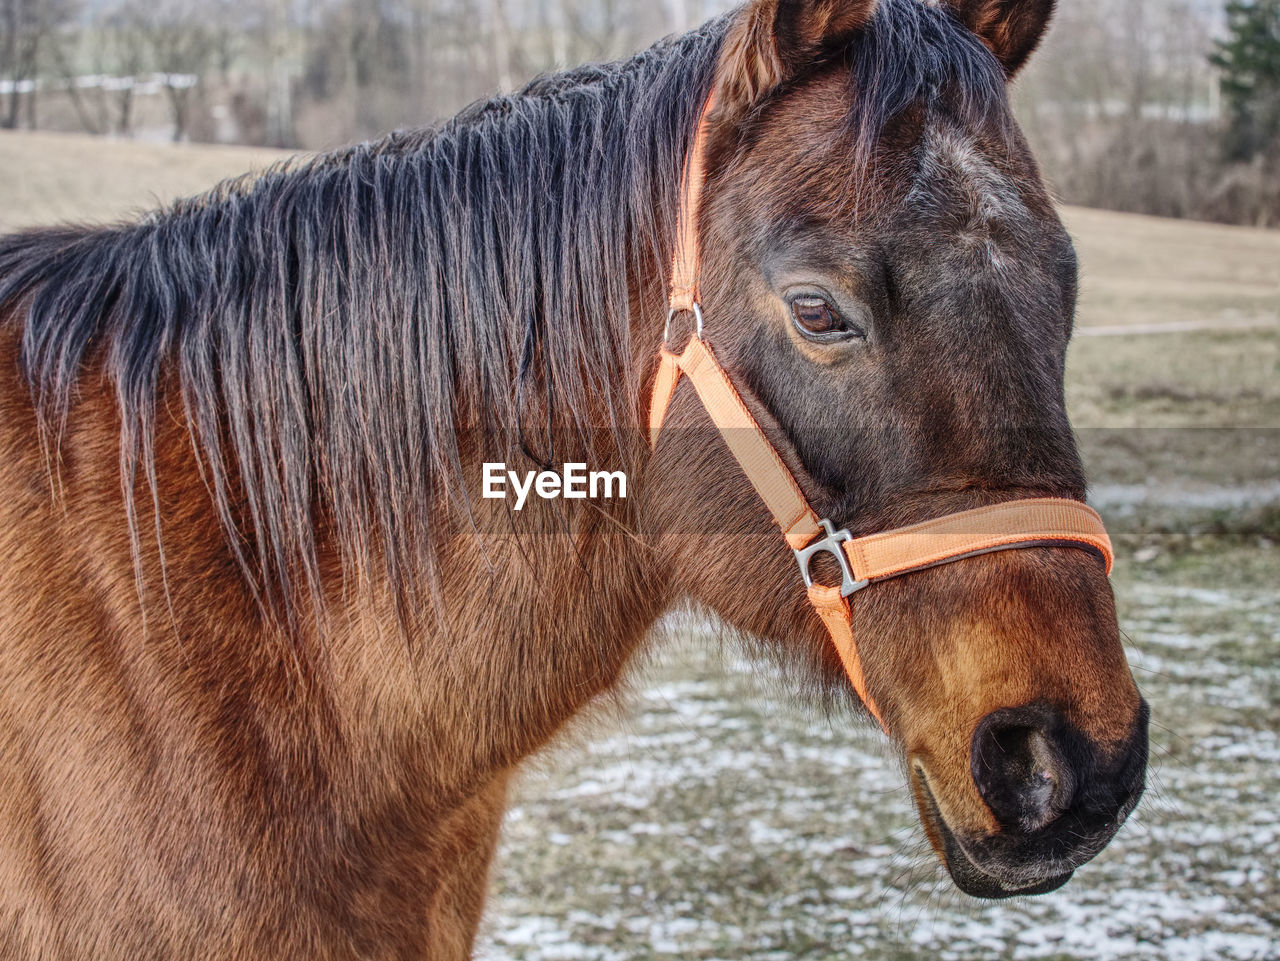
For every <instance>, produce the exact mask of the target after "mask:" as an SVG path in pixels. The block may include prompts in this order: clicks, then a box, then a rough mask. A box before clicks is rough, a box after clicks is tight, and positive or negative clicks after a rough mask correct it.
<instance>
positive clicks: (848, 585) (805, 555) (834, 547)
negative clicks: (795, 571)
mask: <svg viewBox="0 0 1280 961" xmlns="http://www.w3.org/2000/svg"><path fill="white" fill-rule="evenodd" d="M818 523H819V524H821V525H822V529H823V530H824V531H826V532H827V536H826V537H819V538H818V539H817V540H815V541H814V542H813V543H811V544H809V545H808V546H807V547H800V548H796V549H795V550H794V553H795V555H796V563H797V564H799V565H800V576H801V577H803V578H804V586H805V587H813V578H812V577H811V576H810V574H809V561H810V560H811V559H812V558H813V555H814V554H817V553H819V552H820V551H826V552H827V553H828V554H834V555H835V558H836V561H837V562H839V564H840V596H841V597H848V596H849V595H850V594H852V593H853V592H854V591H860V590H862V589H863V588H864V587H866V586H867V585H868V584H869V583H871V582H870V581H865V580H864V581H859V580H855V579H854V576H853V569H852V568H850V567H849V558H848V557H846V556H845V553H844V551H843V550H841V549H840V545H841V544H843V543H844V542H845V541H851V540H853V535H852V534H850V533H849V532H848V531H847V530H845V529H844V528H841V529H840V530H836V529H835V528H834V527H832V526H831V521H829V520H827V519H826V518H823V519H822V520H820V521H818Z"/></svg>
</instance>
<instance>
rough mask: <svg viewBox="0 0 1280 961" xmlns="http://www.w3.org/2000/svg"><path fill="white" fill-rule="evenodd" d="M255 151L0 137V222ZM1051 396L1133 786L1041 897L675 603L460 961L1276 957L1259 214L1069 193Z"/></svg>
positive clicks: (1273, 453) (182, 185) (1266, 250)
mask: <svg viewBox="0 0 1280 961" xmlns="http://www.w3.org/2000/svg"><path fill="white" fill-rule="evenodd" d="M272 159H273V155H271V154H270V153H268V152H264V151H242V150H233V149H225V148H223V149H219V148H192V147H180V148H161V147H144V146H139V145H134V144H125V143H102V142H98V141H89V140H85V139H83V138H75V137H55V136H28V135H12V134H5V135H0V169H3V170H4V171H5V175H4V177H3V179H2V180H0V228H3V227H14V226H18V225H24V224H33V223H47V222H51V221H56V220H58V219H64V218H77V217H89V218H94V219H109V218H112V217H115V216H119V215H120V214H121V213H122V212H124V211H127V210H129V209H137V208H138V207H139V206H145V205H147V204H148V202H149V198H151V197H156V198H160V199H167V198H169V197H171V196H174V195H176V194H180V193H185V192H190V191H194V190H197V189H200V188H202V187H204V186H207V185H208V184H210V183H211V182H213V181H214V180H216V179H217V178H219V177H222V176H226V175H230V174H234V173H238V172H240V171H241V170H243V169H246V168H248V167H250V166H255V165H261V164H263V163H268V162H270V161H271V160H272ZM1064 217H1065V219H1066V221H1067V223H1068V226H1069V227H1070V228H1071V230H1072V232H1073V234H1074V235H1075V237H1076V240H1077V245H1078V248H1079V251H1080V256H1081V262H1082V265H1083V277H1082V299H1081V309H1080V316H1079V329H1078V335H1077V337H1076V340H1075V342H1074V345H1073V347H1072V351H1071V354H1070V358H1069V365H1068V381H1069V383H1068V401H1069V405H1070V407H1071V410H1072V415H1073V419H1074V421H1075V423H1076V425H1077V428H1078V429H1079V434H1080V439H1081V444H1082V448H1083V450H1084V451H1085V455H1086V458H1087V461H1088V463H1089V466H1090V470H1091V477H1092V480H1093V494H1092V496H1093V500H1094V502H1095V503H1096V504H1097V505H1098V506H1099V507H1100V508H1101V509H1102V510H1103V512H1104V514H1105V515H1106V516H1107V518H1108V521H1109V524H1110V526H1111V527H1112V530H1113V533H1114V535H1115V537H1116V540H1117V547H1118V551H1119V560H1118V564H1117V571H1116V575H1115V588H1116V592H1117V596H1118V598H1119V601H1120V606H1121V614H1122V621H1123V626H1124V628H1125V631H1126V635H1127V638H1128V642H1129V656H1130V661H1131V664H1132V665H1133V668H1134V671H1135V674H1136V676H1137V678H1138V681H1139V684H1140V686H1141V687H1142V689H1143V692H1144V693H1145V695H1146V697H1147V698H1148V700H1149V701H1150V702H1151V708H1152V718H1153V728H1152V749H1153V757H1152V767H1151V775H1150V781H1149V784H1150V787H1149V790H1148V794H1147V797H1146V799H1145V800H1144V801H1143V803H1142V805H1141V806H1140V808H1139V810H1138V812H1137V814H1136V815H1135V816H1134V818H1133V819H1131V821H1130V822H1129V824H1128V825H1127V826H1126V827H1125V828H1124V829H1123V830H1122V831H1121V833H1120V834H1119V835H1118V837H1117V838H1116V840H1115V841H1114V842H1113V843H1112V844H1111V845H1110V846H1109V847H1108V848H1107V849H1106V850H1105V851H1104V852H1103V853H1102V855H1100V856H1099V857H1098V858H1097V859H1096V861H1094V862H1093V863H1091V864H1090V865H1088V866H1086V867H1085V868H1083V869H1082V870H1081V871H1080V872H1079V873H1078V875H1077V877H1076V878H1075V879H1074V880H1073V881H1072V882H1071V883H1070V884H1069V885H1067V886H1066V887H1065V888H1064V889H1062V890H1060V891H1058V892H1055V893H1053V894H1050V895H1046V896H1044V897H1039V898H1025V899H1019V900H1014V901H1012V902H1002V903H996V904H992V903H986V902H977V901H973V900H969V899H967V898H965V897H964V896H963V895H961V894H959V893H957V892H956V891H955V890H954V888H952V887H951V885H950V883H949V881H947V880H946V879H945V878H944V876H943V874H942V872H941V869H940V868H939V867H938V866H937V864H936V862H935V860H934V858H933V856H932V854H931V852H929V850H928V848H927V846H926V845H925V844H924V842H923V839H922V835H921V832H920V829H919V827H918V824H917V819H916V816H915V813H914V811H913V809H912V807H911V804H910V801H909V799H908V796H907V792H906V790H905V782H904V779H903V774H902V771H901V770H900V768H899V765H898V762H897V761H895V760H894V759H892V758H891V757H890V756H889V755H888V754H887V752H886V751H885V750H884V749H883V747H882V744H881V740H880V738H879V737H877V736H876V735H875V734H874V733H873V732H871V731H870V730H868V729H866V728H864V727H858V726H855V725H853V724H851V723H849V722H848V721H847V719H846V718H844V717H839V716H837V717H826V716H824V715H823V714H822V713H821V712H820V711H819V710H818V709H817V708H816V707H814V706H812V705H807V704H805V703H802V702H800V701H799V700H798V699H797V698H796V697H795V696H794V694H793V693H792V692H793V691H794V690H795V688H796V685H795V684H794V683H793V682H792V680H790V679H788V678H787V677H784V676H781V675H779V674H778V673H777V672H776V671H775V670H774V669H773V668H772V667H770V666H769V665H764V664H758V663H749V662H747V661H746V660H745V659H744V656H743V652H741V651H740V650H739V649H738V648H737V647H736V646H734V645H732V644H725V643H722V642H721V641H720V640H719V638H718V635H717V632H716V630H715V628H714V625H709V624H702V623H700V622H693V621H689V620H681V621H673V622H672V624H671V625H669V626H668V629H667V630H665V631H664V632H662V634H663V636H662V638H661V640H660V643H656V644H655V645H654V647H653V651H652V653H651V656H650V657H649V658H648V660H647V662H646V664H645V665H644V666H643V667H642V668H641V669H639V670H638V671H637V672H636V673H635V675H634V676H633V677H632V678H631V679H630V682H629V684H628V687H627V689H626V690H625V691H624V692H621V693H620V694H619V695H618V696H617V697H616V698H615V699H612V700H610V701H609V702H607V703H605V704H602V705H600V706H599V707H598V708H597V709H596V710H595V711H594V712H593V714H592V716H591V717H590V718H588V719H585V720H584V721H583V722H581V723H579V724H576V725H574V726H573V728H572V729H571V731H570V732H569V733H567V734H566V736H565V737H564V738H563V741H562V743H561V744H560V745H558V747H557V748H556V750H554V751H552V752H550V753H549V754H548V755H546V756H544V757H542V758H539V759H537V760H535V761H534V762H533V763H531V764H530V765H529V770H528V772H527V773H526V775H525V776H524V778H523V780H522V782H521V784H520V786H519V787H518V789H517V793H516V797H515V799H514V803H513V807H512V809H511V811H510V814H509V816H508V818H507V825H506V829H505V833H504V840H503V845H502V851H501V855H500V860H499V863H498V865H497V866H496V869H495V874H494V884H493V898H492V901H491V904H490V910H489V913H488V916H487V918H486V922H485V926H484V932H483V936H482V941H481V947H480V956H481V957H483V958H488V959H490V961H508V959H527V961H557V959H563V961H569V959H592V961H624V959H626V961H642V959H659V958H662V959H677V958H690V959H692V958H697V959H735V961H736V959H753V961H765V959H777V961H784V959H791V958H812V959H836V958H847V957H867V958H874V959H884V961H896V959H903V961H905V959H914V958H922V959H953V958H954V959H970V958H973V959H978V958H1008V959H1022V958H1028V959H1030V958H1036V959H1054V961H1065V959H1089V961H1093V959H1099V961H1120V959H1169V961H1200V959H1204V961H1210V959H1212V961H1218V959H1223V961H1251V959H1280V867H1278V865H1280V804H1278V803H1277V800H1276V799H1277V797H1280V658H1277V654H1278V653H1280V605H1278V604H1277V585H1278V584H1280V546H1277V542H1278V541H1280V233H1262V232H1257V231H1250V230H1243V229H1238V228H1224V227H1216V226H1208V225H1198V224H1186V223H1178V222H1172V221H1161V220H1155V219H1151V218H1143V217H1134V216H1126V215H1116V214H1109V213H1102V212H1097V211H1088V210H1078V209H1068V210H1066V211H1064Z"/></svg>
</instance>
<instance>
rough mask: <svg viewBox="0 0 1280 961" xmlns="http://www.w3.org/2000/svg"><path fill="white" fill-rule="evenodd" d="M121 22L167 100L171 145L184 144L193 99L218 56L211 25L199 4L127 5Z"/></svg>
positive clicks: (134, 0)
mask: <svg viewBox="0 0 1280 961" xmlns="http://www.w3.org/2000/svg"><path fill="white" fill-rule="evenodd" d="M122 17H123V18H124V20H125V22H127V23H128V24H130V25H131V27H132V29H133V31H136V34H137V36H138V37H139V38H140V39H141V42H142V43H143V44H144V45H145V47H146V49H147V51H148V53H149V54H150V60H151V63H152V65H153V66H154V67H155V69H156V72H157V74H156V79H157V80H158V81H159V82H160V84H161V86H162V87H163V88H164V91H165V95H166V98H167V99H168V101H169V112H170V115H171V117H172V119H173V139H174V142H177V141H180V140H183V139H185V138H186V136H187V128H188V124H189V123H190V120H191V107H192V104H193V103H194V97H195V95H196V94H197V92H198V91H199V89H200V84H201V81H202V79H203V77H204V74H205V73H206V72H207V71H208V69H209V66H210V64H211V63H212V62H213V60H214V55H215V54H216V53H217V51H218V45H219V37H218V33H217V30H216V28H215V25H214V24H213V23H212V22H211V21H210V19H209V17H208V16H207V11H205V10H203V9H202V8H201V6H200V4H199V3H198V0H126V2H125V5H124V7H123V9H122Z"/></svg>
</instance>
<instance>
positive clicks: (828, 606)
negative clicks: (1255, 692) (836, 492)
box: [649, 96, 1114, 732]
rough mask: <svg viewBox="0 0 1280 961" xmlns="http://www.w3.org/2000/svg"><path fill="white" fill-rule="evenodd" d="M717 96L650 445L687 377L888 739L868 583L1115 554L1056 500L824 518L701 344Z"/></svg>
mask: <svg viewBox="0 0 1280 961" xmlns="http://www.w3.org/2000/svg"><path fill="white" fill-rule="evenodd" d="M713 105H714V97H713V96H712V97H708V98H707V102H706V104H705V105H704V106H703V108H702V113H701V116H700V117H699V119H698V126H697V129H696V131H695V135H694V139H693V144H692V146H691V147H690V149H689V156H688V159H687V161H686V162H685V169H684V176H683V179H682V181H681V186H680V210H679V224H678V228H677V233H676V249H675V256H674V259H673V263H672V266H671V300H670V310H669V311H668V314H667V326H666V331H665V333H664V336H663V346H662V349H661V351H660V352H659V357H658V372H657V374H656V375H655V378H654V382H653V392H652V394H651V397H650V402H649V443H650V446H651V447H656V446H657V443H658V435H659V433H660V432H661V430H662V422H663V419H664V418H665V416H666V412H667V406H668V405H669V404H670V403H671V397H672V395H673V394H674V393H675V389H676V385H677V384H678V383H679V382H680V376H681V374H683V375H685V376H687V377H688V378H689V380H690V381H691V382H692V384H693V387H694V390H695V391H696V392H697V394H698V398H699V400H701V401H702V405H703V407H705V408H706V410H707V413H708V414H709V415H710V416H711V420H712V421H713V422H714V423H715V425H716V427H717V428H719V430H720V435H721V437H723V438H724V441H725V444H726V445H727V446H728V448H729V451H730V453H732V454H733V456H734V458H735V459H736V460H737V461H738V464H739V466H740V467H741V468H742V471H743V473H745V474H746V475H747V479H748V480H749V481H750V482H751V486H752V487H754V488H755V489H756V492H757V493H758V494H759V495H760V498H761V500H763V501H764V503H765V506H766V507H767V508H768V509H769V513H771V514H772V515H773V518H774V520H775V521H776V522H777V524H778V527H779V528H781V530H782V536H783V537H784V538H785V539H786V541H787V544H788V546H789V547H790V548H791V550H792V551H793V552H794V553H795V556H796V562H797V563H798V564H799V566H800V575H801V578H802V579H803V581H804V586H805V589H806V590H807V592H808V596H809V601H810V603H811V604H812V605H813V608H814V610H815V611H817V613H818V616H819V617H820V618H821V619H822V623H823V624H824V625H826V628H827V632H828V633H829V634H830V635H831V641H832V643H833V644H834V645H835V649H836V652H837V653H838V654H839V655H840V660H841V663H843V665H844V669H845V673H846V674H847V675H848V677H849V681H850V683H852V684H853V689H854V690H855V691H856V692H857V694H858V697H860V698H861V699H862V702H863V703H864V704H865V705H866V706H867V710H869V711H870V712H871V714H872V715H873V716H874V717H875V719H876V720H877V721H879V722H880V726H881V727H882V728H884V729H885V731H886V732H887V731H888V728H887V727H886V726H885V723H884V718H883V717H881V714H880V709H879V708H878V707H877V706H876V702H875V700H874V699H873V698H872V697H871V694H870V692H869V691H868V690H867V683H866V678H865V676H864V674H863V670H862V661H861V659H860V658H859V656H858V647H857V644H856V643H855V641H854V637H853V612H852V610H851V609H850V607H849V600H848V598H849V597H850V596H851V595H852V594H854V593H855V592H856V591H860V590H862V588H864V587H866V586H867V585H869V584H874V583H876V582H878V581H883V580H887V579H889V578H891V577H899V576H901V575H903V574H910V573H912V572H913V571H919V570H923V569H925V568H927V567H934V566H936V565H938V564H947V563H950V562H951V561H958V560H962V559H964V558H966V557H973V556H975V555H978V554H987V553H991V552H992V551H1002V550H1010V549H1013V548H1024V547H1083V548H1086V549H1090V550H1093V551H1096V552H1097V553H1098V554H1099V555H1100V556H1101V557H1102V559H1103V562H1104V564H1105V566H1106V571H1107V573H1108V574H1110V573H1111V565H1112V563H1113V560H1114V555H1113V554H1112V550H1111V539H1110V538H1109V537H1108V536H1107V531H1106V528H1105V527H1104V526H1103V524H1102V518H1100V517H1099V516H1098V514H1097V512H1095V511H1094V510H1093V509H1092V508H1090V507H1087V506H1086V505H1084V504H1082V503H1080V502H1079V501H1074V500H1068V499H1066V498H1058V497H1026V498H1020V499H1017V500H1011V501H1005V502H1004V503H1001V504H992V505H990V506H987V507H979V508H977V509H975V510H967V511H960V512H959V513H955V514H947V515H944V516H943V517H938V518H935V519H934V520H929V521H924V522H923V523H919V524H912V525H910V526H909V527H898V528H894V529H893V530H888V531H882V532H880V533H878V534H870V535H867V536H866V537H854V536H853V535H852V534H850V533H849V531H848V530H845V529H840V530H837V529H836V528H835V525H833V524H832V523H831V521H829V520H827V519H826V518H819V517H818V515H817V514H816V513H814V511H813V508H811V507H810V506H809V502H808V500H807V499H806V498H805V496H804V493H803V492H802V491H801V490H800V486H799V484H797V483H796V479H795V477H794V476H792V474H791V471H790V470H788V469H787V466H786V464H785V463H783V461H782V458H781V457H780V456H778V452H777V451H776V450H774V448H773V445H772V444H771V443H770V442H769V439H768V437H767V436H765V433H764V431H763V430H761V429H760V425H759V424H757V423H756V420H755V418H754V417H752V415H751V411H750V410H748V409H747V405H746V404H745V403H744V402H743V400H742V396H741V395H740V394H739V393H738V391H737V389H736V388H735V387H734V386H733V382H732V381H731V380H730V379H729V375H728V374H727V373H725V370H724V368H723V367H721V366H720V364H719V362H718V361H717V360H716V358H715V355H714V354H713V353H712V352H711V348H710V347H709V346H708V345H707V343H706V342H705V341H704V340H703V339H702V308H701V306H700V305H699V301H698V282H699V274H700V267H701V250H700V241H699V237H698V211H699V205H700V203H701V199H702V184H703V179H704V176H705V173H704V165H705V162H706V140H707V130H708V120H707V118H708V116H709V115H710V113H711V109H712V107H713ZM685 312H687V313H691V314H692V315H693V317H694V323H695V328H694V332H693V333H692V334H691V335H690V337H689V340H688V342H687V343H686V344H685V347H684V350H683V351H682V352H681V353H679V354H674V353H672V352H671V351H669V350H667V347H666V338H667V335H668V334H670V331H671V320H672V319H673V318H674V317H675V316H676V315H678V314H681V313H685ZM819 553H828V554H831V555H832V556H833V557H835V559H836V561H837V562H838V563H839V565H840V572H841V579H840V584H839V585H838V586H833V587H827V586H825V585H822V584H816V583H814V581H813V577H812V575H811V574H810V572H809V564H810V562H811V560H812V559H813V556H814V555H815V554H819Z"/></svg>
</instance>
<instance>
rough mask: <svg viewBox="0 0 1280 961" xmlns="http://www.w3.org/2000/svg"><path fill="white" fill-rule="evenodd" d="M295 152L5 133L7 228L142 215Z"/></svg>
mask: <svg viewBox="0 0 1280 961" xmlns="http://www.w3.org/2000/svg"><path fill="white" fill-rule="evenodd" d="M288 156H289V154H287V153H283V152H281V151H278V150H259V149H256V148H252V147H212V146H205V145H199V146H198V145H191V144H154V143H138V142H136V141H131V140H108V139H103V138H96V137H82V136H76V135H74V134H57V133H8V132H6V133H0V170H3V171H4V176H3V177H2V178H0V231H8V230H15V229H17V228H19V227H30V226H36V225H40V224H56V223H60V222H64V221H91V222H96V223H106V222H109V221H113V220H119V219H121V218H125V217H131V216H136V215H137V214H139V213H141V212H143V211H146V210H149V209H151V208H153V207H156V206H158V205H160V204H162V203H168V202H169V201H171V200H175V199H177V198H178V197H184V196H187V195H189V194H194V193H199V192H200V191H202V190H205V189H207V188H209V187H211V186H213V185H214V184H215V183H217V182H218V181H219V180H223V179H225V178H227V177H234V176H237V175H239V174H242V173H245V172H247V171H251V170H261V169H262V168H264V167H267V166H269V165H270V164H273V163H276V162H277V161H279V160H283V159H284V158H286V157H288Z"/></svg>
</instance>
